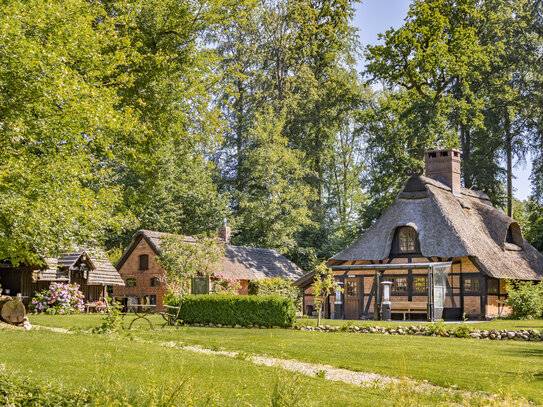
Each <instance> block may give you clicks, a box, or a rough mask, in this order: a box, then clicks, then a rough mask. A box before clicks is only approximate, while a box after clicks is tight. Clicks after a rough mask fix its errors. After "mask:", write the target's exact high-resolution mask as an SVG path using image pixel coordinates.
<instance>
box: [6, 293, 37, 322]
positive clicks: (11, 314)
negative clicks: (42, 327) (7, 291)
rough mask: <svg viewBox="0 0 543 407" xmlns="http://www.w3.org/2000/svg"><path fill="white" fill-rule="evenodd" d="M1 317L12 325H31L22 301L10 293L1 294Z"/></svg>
mask: <svg viewBox="0 0 543 407" xmlns="http://www.w3.org/2000/svg"><path fill="white" fill-rule="evenodd" d="M0 319H1V320H3V321H4V322H7V323H8V324H12V325H23V326H25V328H27V325H28V326H30V324H29V322H28V318H27V317H26V309H25V306H24V304H23V303H22V301H21V300H20V299H18V298H11V297H10V296H9V295H2V296H0ZM27 329H29V328H27Z"/></svg>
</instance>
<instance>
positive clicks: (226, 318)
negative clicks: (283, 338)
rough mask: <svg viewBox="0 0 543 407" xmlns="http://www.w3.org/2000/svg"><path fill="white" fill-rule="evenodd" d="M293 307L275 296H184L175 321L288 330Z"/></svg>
mask: <svg viewBox="0 0 543 407" xmlns="http://www.w3.org/2000/svg"><path fill="white" fill-rule="evenodd" d="M295 317H296V307H295V306H294V303H293V301H292V300H290V299H287V298H283V297H279V296H267V297H262V296H256V295H239V296H227V295H194V296H191V295H189V296H185V297H184V298H183V302H182V304H181V310H180V312H179V318H180V319H182V320H183V321H184V322H186V323H189V324H194V323H202V324H209V323H212V324H222V325H232V326H233V325H241V326H247V325H258V326H267V327H271V326H281V327H288V326H292V325H293V324H294V320H295Z"/></svg>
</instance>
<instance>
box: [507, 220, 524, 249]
mask: <svg viewBox="0 0 543 407" xmlns="http://www.w3.org/2000/svg"><path fill="white" fill-rule="evenodd" d="M505 249H506V250H511V251H520V250H523V249H524V239H523V238H522V232H521V231H520V226H519V225H518V223H516V222H513V223H511V224H510V225H509V227H508V228H507V234H506V235H505Z"/></svg>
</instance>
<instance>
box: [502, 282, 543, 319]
mask: <svg viewBox="0 0 543 407" xmlns="http://www.w3.org/2000/svg"><path fill="white" fill-rule="evenodd" d="M506 289H507V304H508V305H509V306H510V307H511V308H512V309H513V315H514V316H515V317H517V318H520V319H534V318H539V317H540V316H541V314H542V313H543V283H538V284H534V283H532V282H531V281H515V280H507V282H506Z"/></svg>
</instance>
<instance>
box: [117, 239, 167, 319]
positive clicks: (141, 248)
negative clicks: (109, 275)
mask: <svg viewBox="0 0 543 407" xmlns="http://www.w3.org/2000/svg"><path fill="white" fill-rule="evenodd" d="M144 254H146V255H147V256H148V259H149V263H148V264H149V267H148V269H147V270H140V269H139V265H140V256H141V255H144ZM155 257H156V254H155V252H154V251H153V250H152V249H151V247H150V246H149V245H148V244H147V242H146V241H145V239H141V240H140V242H139V243H138V244H137V246H136V247H135V249H134V250H133V251H132V253H131V254H130V256H129V257H128V258H127V259H126V261H125V262H124V264H123V265H122V267H121V268H120V270H119V274H120V275H121V277H122V279H123V280H124V282H125V284H126V281H127V280H128V279H131V278H133V279H135V280H136V286H135V287H128V286H124V287H113V295H114V296H122V297H128V296H135V297H137V298H138V299H139V301H140V302H141V301H142V298H143V297H150V296H151V295H156V305H157V307H156V310H157V311H163V304H162V297H163V296H164V295H165V294H166V293H167V292H168V289H167V286H166V283H165V282H164V281H163V280H164V271H163V269H162V266H161V265H160V264H158V262H157V261H156V260H155ZM152 278H158V279H159V286H158V287H152V286H151V279H152Z"/></svg>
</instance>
